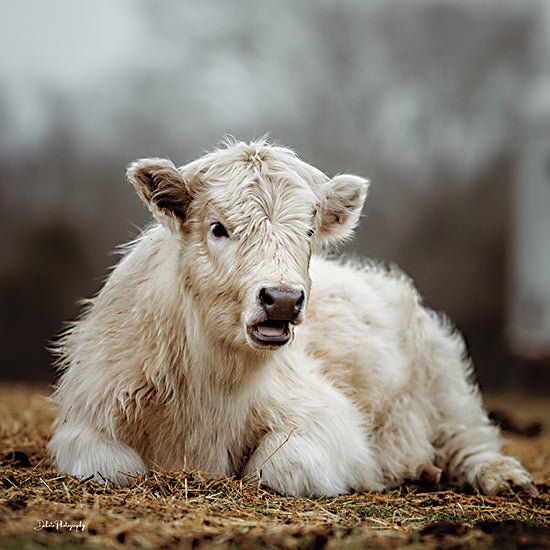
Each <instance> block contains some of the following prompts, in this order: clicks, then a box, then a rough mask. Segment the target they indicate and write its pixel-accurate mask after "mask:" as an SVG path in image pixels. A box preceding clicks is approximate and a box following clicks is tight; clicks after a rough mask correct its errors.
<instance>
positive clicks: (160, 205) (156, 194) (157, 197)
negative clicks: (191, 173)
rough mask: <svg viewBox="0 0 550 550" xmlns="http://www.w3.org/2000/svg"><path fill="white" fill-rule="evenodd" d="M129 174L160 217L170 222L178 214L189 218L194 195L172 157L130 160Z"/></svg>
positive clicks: (151, 208) (153, 210) (158, 218)
mask: <svg viewBox="0 0 550 550" xmlns="http://www.w3.org/2000/svg"><path fill="white" fill-rule="evenodd" d="M126 175H127V176H128V179H129V180H130V183H131V184H132V185H133V186H134V188H135V189H136V191H137V194H138V195H139V197H140V198H141V200H142V201H143V202H144V203H145V204H146V205H147V206H148V207H149V210H151V212H152V213H153V215H154V216H155V218H157V220H159V221H160V222H161V223H164V224H167V223H168V224H169V225H171V223H169V222H170V221H173V220H174V218H175V219H177V220H181V221H183V220H185V218H186V217H187V210H188V208H189V204H190V203H191V195H190V193H189V189H188V188H187V185H186V183H185V180H184V179H183V178H182V176H181V174H180V173H179V172H178V169H177V168H176V167H175V166H174V164H173V163H172V162H171V161H169V160H167V159H160V158H152V159H141V160H137V161H136V162H133V163H132V164H130V166H129V167H128V170H127V172H126Z"/></svg>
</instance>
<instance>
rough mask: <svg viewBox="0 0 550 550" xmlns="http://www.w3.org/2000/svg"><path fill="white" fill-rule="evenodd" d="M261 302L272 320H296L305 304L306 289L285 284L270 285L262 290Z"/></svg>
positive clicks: (260, 294)
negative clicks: (297, 288)
mask: <svg viewBox="0 0 550 550" xmlns="http://www.w3.org/2000/svg"><path fill="white" fill-rule="evenodd" d="M259 299H260V304H261V305H262V307H263V308H264V310H265V312H266V313H267V318H268V319H269V320H271V321H290V322H292V321H294V320H296V318H297V317H298V315H300V312H301V311H302V307H303V305H304V291H303V290H296V289H293V288H289V287H284V286H275V287H272V286H268V287H264V288H262V289H261V290H260V293H259Z"/></svg>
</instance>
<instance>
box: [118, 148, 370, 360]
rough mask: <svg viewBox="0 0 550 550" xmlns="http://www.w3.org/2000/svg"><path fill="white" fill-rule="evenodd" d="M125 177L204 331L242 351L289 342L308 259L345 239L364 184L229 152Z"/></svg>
mask: <svg viewBox="0 0 550 550" xmlns="http://www.w3.org/2000/svg"><path fill="white" fill-rule="evenodd" d="M128 177H129V179H130V181H131V182H132V184H133V185H134V187H135V188H136V190H137V192H138V194H139V196H140V197H141V198H142V199H143V201H144V202H145V203H146V204H147V205H148V206H149V208H150V210H151V211H152V213H153V215H154V216H155V217H156V218H157V219H158V221H159V222H160V223H161V224H162V225H163V226H164V227H165V228H166V229H167V230H168V231H170V232H171V234H172V235H173V237H174V238H175V239H176V240H175V244H174V246H178V249H179V250H180V253H181V273H180V280H181V285H182V287H183V289H184V291H185V292H187V293H188V295H189V296H192V297H193V299H194V300H196V306H197V309H198V311H200V313H201V315H200V318H201V321H204V326H203V327H202V328H203V330H206V331H208V333H209V336H210V337H211V338H215V339H217V340H218V341H219V340H220V339H221V340H223V341H224V343H225V344H230V345H232V346H237V347H240V348H243V349H248V350H250V348H252V349H254V350H262V351H268V350H274V349H278V348H280V347H281V346H284V345H285V344H288V343H289V342H291V341H292V338H293V336H294V327H295V326H296V325H298V324H300V323H301V322H302V321H303V320H304V317H305V311H306V304H307V300H308V295H309V292H310V289H311V279H310V277H309V262H310V258H311V254H312V251H313V250H314V249H315V248H317V247H321V246H323V245H327V244H333V243H336V242H338V241H341V240H343V239H345V238H347V237H349V236H350V235H351V233H352V232H353V229H354V227H355V225H356V224H357V222H358V220H359V214H360V211H361V208H362V205H363V201H364V199H365V197H366V193H367V187H368V184H367V182H366V180H364V179H362V178H360V177H357V176H352V175H340V176H336V177H335V178H333V179H329V178H327V177H326V176H325V175H324V174H323V173H321V172H320V171H319V170H317V169H315V168H314V167H312V166H310V165H308V164H306V163H305V162H303V161H301V160H299V159H298V158H297V157H296V155H295V154H294V153H293V152H292V151H290V150H288V149H284V148H281V147H275V146H271V145H268V144H266V143H265V142H263V141H262V142H253V143H250V144H245V143H233V144H230V145H228V146H227V147H225V148H223V149H219V150H216V151H214V152H212V153H210V154H208V155H206V156H204V157H202V158H200V159H198V160H196V161H194V162H192V163H190V164H188V165H186V166H183V167H182V168H180V169H179V170H178V169H176V167H175V166H174V165H173V164H172V163H171V162H170V161H169V160H164V159H143V160H139V161H137V162H135V163H133V164H132V165H131V166H130V167H129V169H128Z"/></svg>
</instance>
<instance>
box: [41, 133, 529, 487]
mask: <svg viewBox="0 0 550 550" xmlns="http://www.w3.org/2000/svg"><path fill="white" fill-rule="evenodd" d="M235 166H237V168H238V169H237V168H235ZM129 176H130V179H131V181H132V182H133V183H134V185H135V186H136V188H137V190H138V192H139V193H140V195H141V196H142V198H143V199H144V200H145V201H146V202H147V203H148V204H149V206H150V208H151V210H152V211H153V213H154V214H155V216H156V217H157V219H158V220H159V221H160V223H159V224H158V225H156V226H154V227H152V228H151V229H149V230H148V231H146V232H145V233H144V234H143V235H142V236H141V237H140V238H139V239H138V240H137V241H136V242H135V243H133V244H132V245H131V247H130V249H129V252H128V254H127V255H126V256H125V257H124V258H123V259H122V260H121V262H120V263H119V265H118V266H117V267H116V269H115V270H114V271H113V273H112V274H111V276H110V278H109V280H108V282H107V283H106V285H105V286H104V288H103V289H102V291H101V292H100V294H99V295H98V296H97V298H96V299H94V300H93V301H92V302H91V303H90V306H89V310H88V312H87V313H86V315H85V316H84V317H83V319H82V320H81V321H79V322H78V323H76V324H75V326H74V327H73V328H72V329H71V330H70V331H69V332H68V333H67V335H66V336H65V337H64V339H63V340H62V341H61V344H60V355H61V364H62V366H63V367H65V368H66V370H65V372H64V373H63V375H62V377H61V380H60V384H59V386H58V388H57V392H56V400H57V401H58V403H59V406H60V413H59V417H58V420H57V423H56V427H55V433H54V436H53V438H52V442H51V449H52V452H53V454H54V455H55V458H56V461H57V464H58V466H59V468H60V469H61V470H64V471H66V472H68V473H72V474H77V475H82V476H89V475H96V476H97V477H103V478H106V479H110V480H113V481H114V482H117V483H120V484H125V483H128V482H130V481H131V478H129V477H128V476H126V475H125V474H126V473H130V474H139V473H144V472H146V471H147V470H148V469H149V468H150V467H151V465H152V464H156V465H158V466H160V467H162V468H164V469H168V470H178V469H194V470H202V471H204V472H210V473H215V474H228V475H251V476H254V475H260V472H261V478H262V481H263V482H264V483H265V484H267V485H268V486H270V487H272V488H274V489H276V490H279V491H281V492H285V493H291V494H311V493H313V494H331V495H335V494H340V493H344V492H347V491H350V490H378V489H383V488H386V487H392V486H395V485H397V484H399V483H401V482H402V481H403V480H404V479H407V478H414V477H416V476H418V475H420V474H421V473H422V472H428V473H429V474H430V475H436V476H437V473H438V472H439V469H443V470H445V471H446V472H447V473H448V474H449V475H450V476H451V477H452V478H454V479H456V480H458V481H459V482H462V483H465V484H470V485H473V486H474V487H478V488H480V489H481V490H482V491H484V492H487V493H494V492H496V491H498V490H501V489H505V488H507V487H508V486H509V485H519V486H525V487H529V488H530V490H533V488H532V485H531V483H532V482H531V478H530V476H529V474H528V473H527V472H526V471H525V470H524V469H523V468H522V467H521V465H520V464H519V463H518V462H517V461H516V460H515V459H513V458H510V457H505V456H503V455H501V454H500V438H499V433H498V430H497V429H496V428H495V427H494V426H492V425H491V424H490V422H489V420H488V418H487V415H486V413H485V412H484V410H483V408H482V405H481V399H480V397H479V395H478V392H477V390H476V388H475V386H474V385H473V384H472V382H471V381H470V374H471V373H470V371H471V366H470V363H469V361H468V359H467V358H466V354H465V350H464V345H463V342H462V340H461V338H460V337H459V336H457V335H456V334H455V333H453V331H452V330H451V329H450V328H449V326H448V325H447V324H446V323H445V322H442V320H441V319H440V318H439V317H438V316H436V315H435V314H434V313H432V312H430V311H429V310H427V309H425V308H424V307H423V306H422V305H421V303H420V299H419V297H418V294H417V292H416V290H415V289H414V287H413V285H412V284H411V283H410V281H409V280H408V279H407V278H406V277H405V276H404V275H403V274H401V273H400V272H399V271H397V270H386V269H383V268H381V267H379V266H376V265H371V264H366V265H364V266H358V265H353V264H343V263H338V262H335V261H329V260H327V259H324V258H323V257H321V256H315V255H313V256H312V254H311V253H312V250H313V248H314V247H315V246H316V245H317V244H320V243H323V242H326V241H331V240H334V239H338V238H341V237H345V236H347V235H348V234H349V233H350V232H351V230H352V228H353V226H354V225H355V223H356V222H357V217H358V215H359V211H360V207H361V205H362V202H363V199H364V197H365V194H366V185H365V182H364V181H363V180H360V179H359V178H356V177H355V176H339V177H338V178H335V179H334V180H332V181H329V180H327V179H326V178H325V177H324V176H323V175H322V174H321V173H320V172H318V171H316V170H315V169H313V168H312V167H309V166H308V165H306V164H305V163H302V162H301V161H298V159H296V157H294V156H293V155H292V154H291V153H290V152H289V151H288V150H285V149H280V148H274V147H271V146H268V145H266V144H264V143H254V144H249V145H247V144H233V145H231V146H229V147H228V148H227V149H225V150H222V151H217V152H214V153H212V154H210V155H209V156H207V157H205V158H203V159H199V161H196V162H195V163H191V164H190V165H188V166H187V167H183V168H182V169H180V172H179V173H178V172H175V169H174V168H173V166H172V165H171V164H170V163H168V162H167V161H159V160H157V159H155V160H153V161H142V162H141V163H137V164H135V165H133V166H132V168H131V169H130V172H129ZM179 178H181V180H180V179H179ZM163 186H164V187H163ZM315 239H317V241H316V240H315ZM432 464H433V465H435V467H434V466H431V465H432Z"/></svg>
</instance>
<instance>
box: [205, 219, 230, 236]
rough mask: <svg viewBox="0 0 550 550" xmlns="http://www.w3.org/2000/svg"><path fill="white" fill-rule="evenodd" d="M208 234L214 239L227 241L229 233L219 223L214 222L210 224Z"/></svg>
mask: <svg viewBox="0 0 550 550" xmlns="http://www.w3.org/2000/svg"><path fill="white" fill-rule="evenodd" d="M210 232H211V233H212V235H213V236H214V237H216V239H227V238H229V233H228V232H227V229H226V228H225V227H224V226H223V224H221V223H220V222H214V223H212V224H210Z"/></svg>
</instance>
